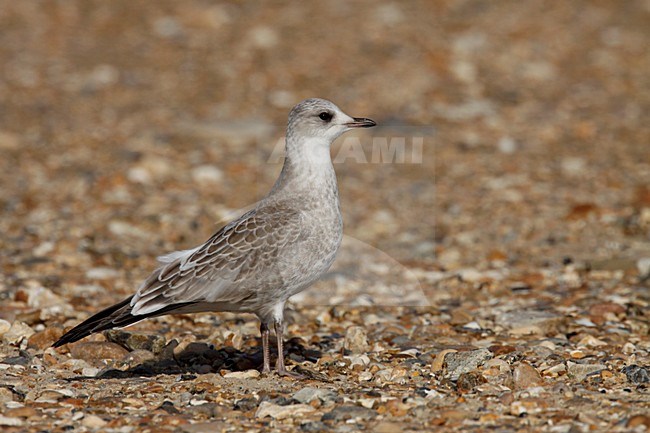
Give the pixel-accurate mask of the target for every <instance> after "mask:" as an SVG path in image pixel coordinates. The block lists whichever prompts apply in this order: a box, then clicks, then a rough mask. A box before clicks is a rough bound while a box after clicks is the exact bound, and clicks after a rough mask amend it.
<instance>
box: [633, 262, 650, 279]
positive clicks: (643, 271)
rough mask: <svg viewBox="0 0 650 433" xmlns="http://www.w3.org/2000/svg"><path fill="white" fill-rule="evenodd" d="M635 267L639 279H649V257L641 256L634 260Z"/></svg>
mask: <svg viewBox="0 0 650 433" xmlns="http://www.w3.org/2000/svg"><path fill="white" fill-rule="evenodd" d="M636 268H637V269H638V271H639V278H640V279H641V280H647V279H650V257H642V258H640V259H639V260H637V262H636Z"/></svg>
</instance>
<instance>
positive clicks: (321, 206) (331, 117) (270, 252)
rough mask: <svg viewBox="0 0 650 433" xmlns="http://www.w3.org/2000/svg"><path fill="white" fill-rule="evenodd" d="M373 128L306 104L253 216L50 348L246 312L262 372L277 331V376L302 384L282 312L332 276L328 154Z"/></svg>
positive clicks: (336, 212)
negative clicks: (287, 353) (184, 317)
mask: <svg viewBox="0 0 650 433" xmlns="http://www.w3.org/2000/svg"><path fill="white" fill-rule="evenodd" d="M375 125H376V123H375V122H374V121H373V120H371V119H367V118H360V117H350V116H348V115H347V114H345V113H344V112H343V111H341V109H339V108H338V107H337V106H336V105H334V104H333V103H332V102H330V101H327V100H324V99H318V98H312V99H306V100H304V101H302V102H300V103H299V104H298V105H296V106H295V107H293V109H292V110H291V112H290V113H289V121H288V124H287V134H286V149H285V159H284V164H283V166H282V171H281V173H280V176H279V177H278V179H277V181H276V182H275V184H274V185H273V187H272V188H271V191H270V192H269V193H268V194H267V195H266V196H265V197H264V198H263V199H261V200H260V201H259V202H258V203H257V205H256V206H255V208H253V209H252V210H250V211H248V212H246V213H244V214H243V215H241V216H240V217H239V218H237V219H235V220H234V221H232V222H230V223H229V224H226V225H225V226H224V227H222V228H221V229H219V230H218V231H217V232H216V233H215V234H214V235H212V237H211V238H210V239H208V240H207V241H206V242H204V243H203V244H201V245H200V246H198V247H196V248H193V249H190V250H183V251H175V252H172V253H170V254H167V255H164V256H161V257H158V261H159V267H158V268H157V269H156V270H155V271H153V273H152V274H151V275H149V277H148V278H147V279H145V280H144V282H142V284H141V285H140V287H139V288H138V290H137V291H136V293H135V294H134V295H133V296H130V297H129V298H127V299H125V300H123V301H122V302H119V303H117V304H115V305H113V306H111V307H108V308H106V309H105V310H102V311H100V312H99V313H97V314H95V315H93V316H91V317H90V318H88V319H87V320H85V321H84V322H82V323H80V324H79V325H77V326H75V327H74V328H72V329H71V330H69V331H68V332H67V333H65V334H64V335H63V336H62V337H61V338H60V339H59V340H58V341H57V342H56V343H54V345H53V346H54V347H59V346H62V345H64V344H67V343H72V342H74V341H77V340H80V339H82V338H84V337H86V336H88V335H90V334H93V333H96V332H100V331H104V330H107V329H111V328H122V327H125V326H129V325H132V324H134V323H137V322H140V321H141V320H144V319H146V318H149V317H157V316H163V315H166V314H184V313H200V312H219V311H231V312H247V313H254V314H255V315H257V317H258V318H259V320H260V334H261V337H262V351H263V358H264V360H263V365H262V373H270V372H271V364H270V351H269V336H270V328H271V325H273V327H274V329H275V335H276V340H277V349H278V357H277V361H276V371H277V373H278V375H280V376H292V377H296V378H301V377H302V375H300V374H298V373H296V372H292V371H290V370H287V368H286V367H285V363H284V354H283V342H282V333H283V316H284V305H285V303H286V302H287V300H288V299H289V298H290V297H291V296H293V295H295V294H297V293H299V292H301V291H303V290H305V289H307V288H308V287H309V286H310V285H312V284H313V283H314V282H315V281H316V280H317V279H318V278H319V277H321V276H322V275H323V274H324V273H325V272H326V271H327V270H328V269H329V267H330V265H331V264H332V262H333V261H334V258H335V256H336V252H337V251H338V248H339V246H340V245H341V239H342V237H343V220H342V217H341V209H340V203H339V193H338V187H337V183H336V174H335V173H334V167H333V166H332V159H331V156H330V146H331V144H332V143H333V142H334V140H336V139H337V138H338V137H339V136H340V135H341V134H343V133H344V132H346V131H348V130H350V129H353V128H368V127H372V126H375Z"/></svg>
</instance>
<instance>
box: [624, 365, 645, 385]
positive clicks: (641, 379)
mask: <svg viewBox="0 0 650 433" xmlns="http://www.w3.org/2000/svg"><path fill="white" fill-rule="evenodd" d="M622 371H623V373H625V376H626V377H627V380H628V381H630V382H632V383H636V384H640V383H648V382H650V374H649V372H648V369H647V368H645V367H641V366H639V365H636V364H633V365H628V366H627V367H624V368H623V370H622Z"/></svg>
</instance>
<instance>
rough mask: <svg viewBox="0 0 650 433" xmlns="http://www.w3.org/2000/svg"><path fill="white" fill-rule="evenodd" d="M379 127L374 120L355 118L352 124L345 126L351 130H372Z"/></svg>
mask: <svg viewBox="0 0 650 433" xmlns="http://www.w3.org/2000/svg"><path fill="white" fill-rule="evenodd" d="M375 125H377V123H376V122H375V121H374V120H372V119H366V118H365V117H354V118H353V121H352V122H348V123H346V124H345V126H347V127H349V128H370V127H373V126H375Z"/></svg>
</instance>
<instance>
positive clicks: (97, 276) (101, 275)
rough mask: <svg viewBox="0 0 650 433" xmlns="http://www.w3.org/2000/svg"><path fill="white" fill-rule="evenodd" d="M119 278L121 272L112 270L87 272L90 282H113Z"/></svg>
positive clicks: (96, 269) (101, 269)
mask: <svg viewBox="0 0 650 433" xmlns="http://www.w3.org/2000/svg"><path fill="white" fill-rule="evenodd" d="M111 231H112V230H111ZM119 276H120V273H119V271H117V270H115V269H111V268H91V269H88V270H87V271H86V278H88V279H90V280H112V279H114V278H117V277H119Z"/></svg>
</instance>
